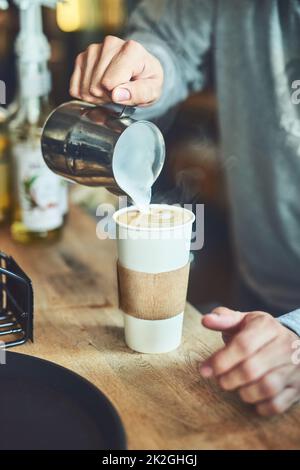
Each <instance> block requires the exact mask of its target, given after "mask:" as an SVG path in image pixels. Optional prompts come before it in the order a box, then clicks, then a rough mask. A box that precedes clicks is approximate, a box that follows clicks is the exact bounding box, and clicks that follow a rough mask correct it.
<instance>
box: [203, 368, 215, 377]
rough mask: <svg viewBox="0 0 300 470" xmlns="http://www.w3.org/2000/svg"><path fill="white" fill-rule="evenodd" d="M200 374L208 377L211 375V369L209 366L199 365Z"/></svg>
mask: <svg viewBox="0 0 300 470" xmlns="http://www.w3.org/2000/svg"><path fill="white" fill-rule="evenodd" d="M200 374H201V375H202V377H205V378H209V377H212V375H213V370H212V368H211V367H209V366H200Z"/></svg>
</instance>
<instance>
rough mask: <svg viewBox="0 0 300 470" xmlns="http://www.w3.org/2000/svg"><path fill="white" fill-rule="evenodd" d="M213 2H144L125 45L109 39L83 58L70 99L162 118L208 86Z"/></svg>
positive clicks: (112, 38) (132, 20) (88, 51)
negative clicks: (145, 109) (135, 108)
mask: <svg viewBox="0 0 300 470" xmlns="http://www.w3.org/2000/svg"><path fill="white" fill-rule="evenodd" d="M214 10H215V1H214V0H185V1H184V2H183V1H182V0H152V1H151V2H149V1H143V2H141V4H140V5H139V6H138V8H137V9H136V10H135V12H134V14H133V15H132V17H131V20H130V23H129V28H128V32H127V34H126V40H122V39H119V38H115V37H112V36H108V37H107V38H106V39H105V40H104V42H103V43H102V44H93V45H91V46H90V47H89V48H88V49H87V50H86V51H85V52H83V53H82V54H80V55H79V56H78V58H77V61H76V66H75V70H74V74H73V77H72V80H71V87H70V92H71V95H72V96H74V97H76V98H80V99H84V100H86V101H90V102H93V103H103V102H108V101H114V102H116V103H122V104H124V105H139V106H150V105H153V104H154V103H156V104H155V106H153V110H152V108H151V110H152V111H151V114H155V115H159V114H163V113H164V112H166V111H167V110H168V109H169V108H171V107H173V106H174V105H176V104H177V103H179V102H180V101H182V100H183V99H184V98H185V97H186V96H187V95H188V94H189V93H191V92H193V91H197V90H200V89H201V88H203V86H204V84H205V79H206V77H207V69H208V56H209V52H210V49H211V44H212V31H213V22H214Z"/></svg>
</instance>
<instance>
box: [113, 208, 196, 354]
mask: <svg viewBox="0 0 300 470" xmlns="http://www.w3.org/2000/svg"><path fill="white" fill-rule="evenodd" d="M150 208H159V209H163V210H166V211H171V212H173V211H180V212H181V213H182V214H183V211H185V212H186V213H188V217H187V219H188V220H187V221H186V222H185V223H182V224H179V225H174V226H171V227H155V228H154V227H152V228H145V227H139V226H138V227H135V226H128V225H127V224H124V223H122V222H120V221H119V220H118V218H119V217H120V216H121V215H122V214H124V213H126V212H128V211H135V210H137V208H136V207H135V206H132V207H129V208H124V209H121V210H119V211H118V212H116V213H115V214H114V220H115V222H116V226H117V246H118V259H119V263H120V264H121V266H123V267H124V268H127V269H130V270H132V271H137V272H142V273H148V274H158V273H166V272H170V271H174V270H178V269H180V268H183V267H184V266H186V265H187V264H188V263H189V259H190V246H191V234H192V225H193V222H194V220H195V216H194V214H193V213H192V212H191V211H189V210H187V209H183V208H182V207H178V206H170V205H166V204H152V205H151V206H150ZM182 219H183V217H182ZM166 294H167V293H166ZM146 295H147V292H145V296H146ZM183 316H184V312H180V313H179V314H177V315H176V316H173V317H171V318H167V319H163V320H145V319H140V318H136V317H135V316H131V315H128V314H127V313H125V312H124V327H125V341H126V344H127V345H128V346H129V348H131V349H133V350H134V351H138V352H141V353H152V354H157V353H165V352H169V351H172V350H174V349H176V348H178V346H179V345H180V343H181V339H182V326H183Z"/></svg>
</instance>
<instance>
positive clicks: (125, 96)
mask: <svg viewBox="0 0 300 470" xmlns="http://www.w3.org/2000/svg"><path fill="white" fill-rule="evenodd" d="M130 99H131V93H130V91H129V90H127V89H126V88H119V89H118V90H116V92H115V100H116V101H129V100H130Z"/></svg>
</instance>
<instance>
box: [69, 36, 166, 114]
mask: <svg viewBox="0 0 300 470" xmlns="http://www.w3.org/2000/svg"><path fill="white" fill-rule="evenodd" d="M163 80H164V73H163V69H162V66H161V64H160V62H159V61H158V59H156V57H154V56H153V55H151V54H150V53H149V52H148V51H147V50H146V49H145V48H144V47H143V46H142V45H141V44H139V43H138V42H135V41H133V40H130V41H123V40H122V39H119V38H117V37H114V36H107V37H106V38H105V39H104V41H103V43H102V44H91V45H90V46H89V47H88V48H87V50H86V51H85V52H83V53H81V54H79V56H78V57H77V59H76V63H75V69H74V72H73V75H72V78H71V83H70V94H71V96H73V97H74V98H78V99H80V100H84V101H87V102H89V103H94V104H101V103H107V102H114V103H120V104H124V105H128V106H130V105H131V106H133V105H135V106H149V105H151V104H153V103H155V102H156V101H157V100H158V99H159V98H160V95H161V92H162V86H163Z"/></svg>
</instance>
